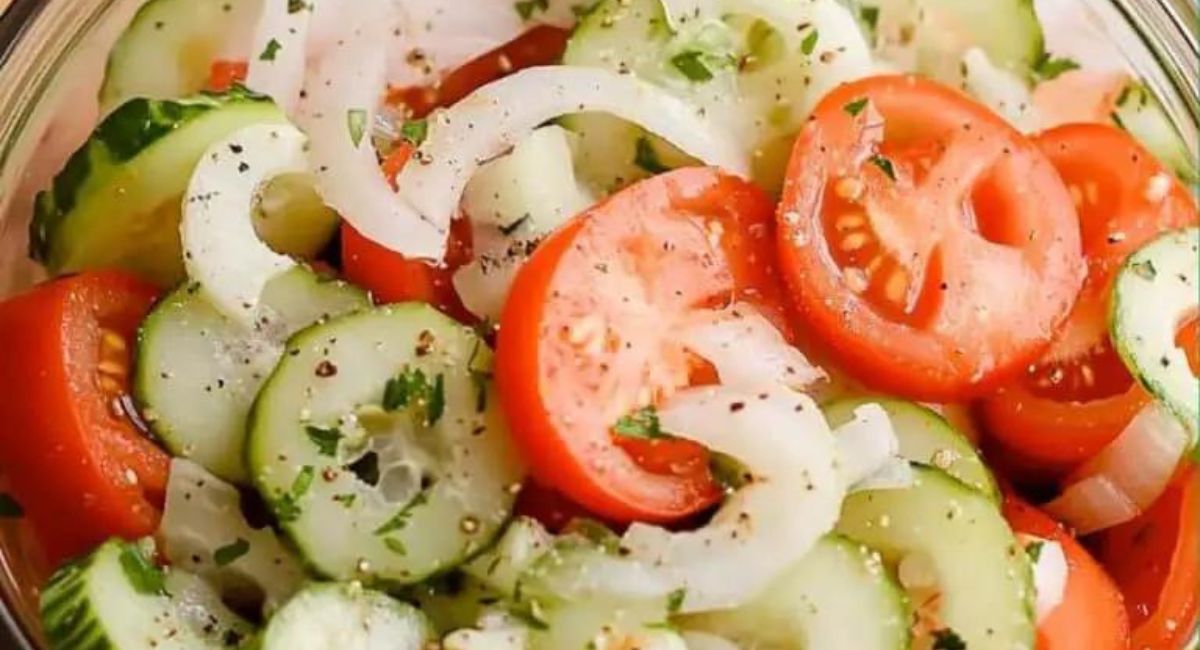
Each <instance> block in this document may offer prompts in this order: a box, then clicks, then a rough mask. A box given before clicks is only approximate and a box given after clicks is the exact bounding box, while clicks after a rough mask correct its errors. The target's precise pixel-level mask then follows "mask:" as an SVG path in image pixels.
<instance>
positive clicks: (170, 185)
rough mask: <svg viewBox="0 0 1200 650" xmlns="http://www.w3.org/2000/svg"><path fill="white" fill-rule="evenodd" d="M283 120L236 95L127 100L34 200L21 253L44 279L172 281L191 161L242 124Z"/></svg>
mask: <svg viewBox="0 0 1200 650" xmlns="http://www.w3.org/2000/svg"><path fill="white" fill-rule="evenodd" d="M284 119H285V118H284V116H283V114H282V113H281V112H280V111H279V109H278V108H276V107H275V104H274V103H272V102H271V100H270V99H267V98H265V97H261V96H258V95H255V94H252V93H249V92H247V91H245V90H240V89H238V90H233V91H230V92H229V93H225V94H221V95H212V94H201V95H197V96H194V97H191V98H188V99H181V100H169V101H167V100H164V101H158V100H149V99H134V100H131V101H129V102H128V103H126V104H124V105H123V106H121V107H120V108H118V109H117V110H116V111H115V112H113V113H112V114H111V115H109V116H108V117H107V118H105V119H104V121H103V122H101V123H100V125H99V126H98V127H96V130H95V131H94V132H93V134H92V137H91V138H90V139H89V140H88V141H87V143H86V144H84V146H83V148H82V149H80V150H79V151H77V152H76V153H75V155H73V156H72V157H71V159H70V161H69V162H68V163H67V166H66V167H65V168H64V169H63V170H62V171H61V172H60V173H59V174H58V176H57V177H55V179H54V185H53V188H52V189H51V190H47V191H45V192H42V193H41V194H39V195H38V198H37V204H36V207H35V209H34V217H33V221H32V223H31V225H30V254H31V255H32V256H33V258H34V259H35V260H37V261H39V262H42V263H43V264H44V265H45V267H46V269H47V270H49V271H50V272H51V273H53V274H63V273H71V272H75V271H81V270H85V269H92V268H102V267H109V268H112V267H115V268H121V269H125V270H127V271H131V272H133V273H136V274H138V275H140V276H141V277H143V278H145V279H147V280H149V281H151V282H154V283H157V284H159V285H160V286H164V287H169V286H173V285H175V284H178V283H179V282H180V281H182V280H183V257H182V254H181V252H180V237H179V219H180V212H181V209H182V197H183V194H184V192H185V191H186V189H187V186H188V181H189V180H190V178H191V174H192V170H193V168H195V166H196V163H197V161H199V160H200V157H201V156H202V155H203V154H204V152H205V151H206V150H207V149H208V148H209V147H210V146H211V145H212V144H213V143H215V142H218V141H220V140H223V139H225V138H226V137H228V136H229V135H231V134H232V133H234V132H236V131H238V130H240V129H242V128H243V127H246V126H248V125H250V124H258V123H264V122H266V123H280V122H283V121H284Z"/></svg>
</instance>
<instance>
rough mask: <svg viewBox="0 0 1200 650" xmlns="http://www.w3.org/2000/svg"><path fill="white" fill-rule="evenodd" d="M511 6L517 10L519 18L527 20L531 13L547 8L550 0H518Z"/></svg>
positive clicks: (531, 16)
mask: <svg viewBox="0 0 1200 650" xmlns="http://www.w3.org/2000/svg"><path fill="white" fill-rule="evenodd" d="M513 8H514V9H516V10H517V15H518V16H520V17H521V20H529V19H530V18H533V14H535V13H537V12H539V11H546V10H547V9H549V8H550V0H520V2H516V3H514V4H513Z"/></svg>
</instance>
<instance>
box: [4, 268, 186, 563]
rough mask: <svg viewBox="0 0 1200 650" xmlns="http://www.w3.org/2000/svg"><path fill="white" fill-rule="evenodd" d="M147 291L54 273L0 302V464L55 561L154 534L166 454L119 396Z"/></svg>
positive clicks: (130, 283)
mask: <svg viewBox="0 0 1200 650" xmlns="http://www.w3.org/2000/svg"><path fill="white" fill-rule="evenodd" d="M155 294H156V290H155V288H154V287H151V286H149V285H146V284H144V283H142V282H140V281H138V280H136V279H135V278H132V277H130V276H127V275H123V274H118V273H113V272H90V273H85V274H82V275H77V276H73V277H69V278H64V279H61V280H57V281H55V282H52V283H50V284H46V285H43V286H41V287H38V288H36V289H34V290H32V291H30V292H29V293H26V294H24V295H21V296H18V297H15V298H12V299H10V300H8V301H7V302H4V303H3V304H0V340H5V341H8V342H9V343H10V345H11V347H10V349H9V350H8V351H7V352H6V353H5V361H4V363H3V364H0V385H3V386H4V387H5V389H4V392H3V393H2V394H0V419H2V420H3V421H4V422H5V426H4V427H0V463H2V464H3V470H4V473H5V475H6V476H7V477H8V478H9V481H10V483H11V489H12V491H13V494H14V496H15V497H16V499H17V500H18V501H19V502H20V503H21V504H22V506H23V507H24V509H25V511H26V514H27V515H28V518H29V520H30V521H31V523H32V525H33V527H34V529H35V531H36V532H37V534H38V537H39V539H40V540H41V542H42V544H43V547H44V548H45V549H46V551H47V555H48V556H49V559H50V561H52V562H57V561H58V560H62V559H64V558H67V557H73V556H75V555H78V554H80V553H83V552H86V551H88V550H90V549H91V548H93V547H94V546H95V545H97V544H99V543H101V542H103V541H104V540H106V539H108V538H110V537H114V536H119V537H125V538H129V539H133V538H137V537H141V536H144V535H148V534H151V533H153V532H154V530H155V528H156V527H157V524H158V518H159V514H160V511H159V508H160V506H161V504H162V499H163V495H164V493H165V489H166V480H167V471H168V465H169V462H170V458H169V457H168V456H167V455H166V454H165V453H164V452H162V451H161V450H160V449H159V448H158V447H156V446H155V445H154V444H153V443H151V442H150V440H149V439H148V438H147V437H146V436H145V435H144V434H143V433H142V431H141V430H140V429H139V427H138V426H137V424H136V420H135V417H136V411H134V409H133V406H132V404H133V403H132V400H131V399H130V398H129V389H128V382H129V376H130V374H131V372H132V371H131V368H130V366H131V356H130V355H131V350H132V346H133V344H134V340H135V339H134V337H135V336H136V334H137V327H138V324H139V323H140V322H141V319H142V318H143V317H144V316H145V315H146V313H147V312H148V311H149V309H150V307H151V305H152V304H153V302H154V300H155Z"/></svg>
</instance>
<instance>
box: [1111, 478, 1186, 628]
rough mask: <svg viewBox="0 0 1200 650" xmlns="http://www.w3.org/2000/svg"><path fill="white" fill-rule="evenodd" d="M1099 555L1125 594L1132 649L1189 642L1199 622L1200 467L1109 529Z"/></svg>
mask: <svg viewBox="0 0 1200 650" xmlns="http://www.w3.org/2000/svg"><path fill="white" fill-rule="evenodd" d="M1096 549H1097V553H1096V554H1097V557H1099V558H1100V561H1101V562H1103V563H1104V566H1105V567H1106V568H1107V569H1108V570H1109V572H1110V573H1111V574H1112V576H1113V579H1115V580H1116V581H1117V584H1118V585H1120V586H1121V591H1123V592H1124V594H1125V608H1126V610H1127V611H1128V612H1129V619H1130V621H1131V622H1132V623H1133V627H1134V629H1133V644H1132V646H1131V648H1132V650H1159V649H1160V648H1161V649H1163V650H1176V649H1177V648H1179V649H1181V648H1183V647H1184V644H1185V643H1186V641H1187V640H1188V638H1189V637H1190V636H1191V634H1192V631H1193V630H1195V629H1196V625H1197V624H1200V596H1198V594H1197V585H1200V471H1198V470H1196V469H1195V468H1194V467H1193V468H1191V469H1190V470H1189V472H1188V473H1187V474H1186V475H1185V476H1184V478H1183V479H1182V480H1180V481H1178V482H1177V483H1176V484H1175V485H1173V486H1172V488H1171V489H1170V490H1168V491H1167V493H1166V494H1164V495H1163V496H1162V497H1160V498H1159V499H1158V501H1157V502H1156V503H1155V504H1154V506H1152V507H1151V508H1150V510H1148V511H1146V512H1145V513H1144V514H1142V516H1140V517H1138V518H1137V519H1135V520H1133V521H1131V522H1129V523H1127V524H1123V525H1121V526H1118V527H1116V528H1113V529H1110V530H1107V531H1104V532H1102V533H1100V534H1099V535H1098V536H1097V539H1096Z"/></svg>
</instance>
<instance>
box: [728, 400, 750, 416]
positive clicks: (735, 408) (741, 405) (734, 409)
mask: <svg viewBox="0 0 1200 650" xmlns="http://www.w3.org/2000/svg"><path fill="white" fill-rule="evenodd" d="M745 408H746V403H745V402H734V403H732V404H730V405H729V412H730V413H739V412H741V411H743V410H745Z"/></svg>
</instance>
